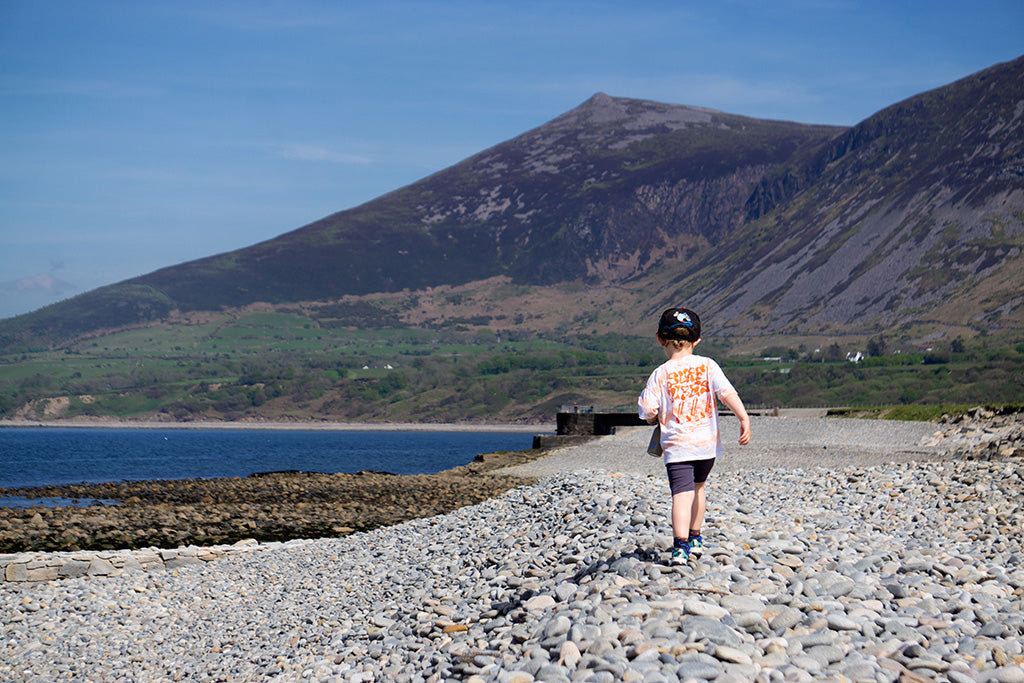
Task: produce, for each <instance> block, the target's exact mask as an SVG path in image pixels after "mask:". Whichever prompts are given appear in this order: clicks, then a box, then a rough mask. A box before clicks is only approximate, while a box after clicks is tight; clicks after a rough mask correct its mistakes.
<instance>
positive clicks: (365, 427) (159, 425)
mask: <svg viewBox="0 0 1024 683" xmlns="http://www.w3.org/2000/svg"><path fill="white" fill-rule="evenodd" d="M61 427H63V428H74V429H80V428H91V429H268V430H293V431H337V432H373V431H379V432H515V433H525V434H535V433H545V434H546V433H554V431H555V425H554V423H538V424H511V423H510V424H495V423H479V424H477V423H470V422H443V423H437V422H322V421H320V422H313V421H310V422H299V421H296V422H270V421H267V422H264V421H258V422H257V421H254V422H218V421H197V422H160V421H156V420H138V421H136V420H109V419H99V420H48V421H47V420H0V429H4V428H20V429H25V428H40V429H44V428H61Z"/></svg>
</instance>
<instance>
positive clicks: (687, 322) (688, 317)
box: [658, 307, 700, 342]
mask: <svg viewBox="0 0 1024 683" xmlns="http://www.w3.org/2000/svg"><path fill="white" fill-rule="evenodd" d="M658 336H659V337H661V338H662V339H678V340H680V341H688V342H695V341H697V340H698V339H700V316H698V315H697V314H696V313H694V312H693V311H691V310H690V309H689V308H683V307H679V308H670V309H668V310H667V311H665V312H664V313H662V314H661V321H660V322H659V323H658Z"/></svg>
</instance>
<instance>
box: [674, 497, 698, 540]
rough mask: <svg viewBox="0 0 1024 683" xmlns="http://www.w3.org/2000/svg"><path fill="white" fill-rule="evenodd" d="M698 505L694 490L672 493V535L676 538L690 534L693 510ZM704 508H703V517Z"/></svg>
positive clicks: (686, 536)
mask: <svg viewBox="0 0 1024 683" xmlns="http://www.w3.org/2000/svg"><path fill="white" fill-rule="evenodd" d="M695 507H696V496H695V495H694V491H693V490H690V491H681V492H679V493H675V494H673V495H672V535H673V536H674V537H675V538H680V539H686V538H689V536H690V522H691V520H692V519H694V516H693V512H694V509H695ZM703 515H704V510H703V508H701V518H702V519H703Z"/></svg>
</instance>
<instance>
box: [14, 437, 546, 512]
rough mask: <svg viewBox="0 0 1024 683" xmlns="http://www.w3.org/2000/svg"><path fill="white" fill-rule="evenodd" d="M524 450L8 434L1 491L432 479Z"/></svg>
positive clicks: (389, 441) (426, 440)
mask: <svg viewBox="0 0 1024 683" xmlns="http://www.w3.org/2000/svg"><path fill="white" fill-rule="evenodd" d="M532 442H533V437H532V435H531V434H528V433H525V432H493V431H488V432H467V431H451V432H449V431H336V430H297V429H296V430H292V429H288V430H273V429H180V428H175V429H160V428H154V429H122V428H118V429H107V428H92V427H89V428H64V427H25V428H22V427H16V428H15V427H12V428H3V429H0V489H4V488H7V489H10V488H21V487H31V486H45V485H59V484H78V483H83V482H87V483H94V482H108V481H122V480H147V479H187V478H194V477H195V478H215V477H245V476H248V475H250V474H253V473H256V472H277V471H283V470H299V471H304V472H358V471H360V470H375V471H381V472H390V473H392V474H433V473H435V472H440V471H441V470H446V469H449V468H452V467H456V466H458V465H465V464H467V463H469V462H471V461H472V460H473V458H474V457H475V456H476V455H477V454H479V453H490V452H493V451H505V450H525V449H528V448H530V447H531V446H532ZM2 504H4V503H3V502H0V505H2Z"/></svg>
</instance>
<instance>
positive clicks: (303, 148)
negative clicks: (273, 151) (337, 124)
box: [279, 143, 373, 164]
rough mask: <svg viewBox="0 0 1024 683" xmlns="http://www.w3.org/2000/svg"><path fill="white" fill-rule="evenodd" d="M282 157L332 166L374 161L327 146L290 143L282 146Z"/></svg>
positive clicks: (280, 150)
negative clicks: (330, 164)
mask: <svg viewBox="0 0 1024 683" xmlns="http://www.w3.org/2000/svg"><path fill="white" fill-rule="evenodd" d="M279 152H280V154H281V156H282V157H284V158H285V159H289V160H291V161H320V162H326V163H332V164H369V163H371V162H372V161H373V160H372V159H370V158H369V157H366V156H363V155H360V154H350V153H348V152H341V151H339V150H336V149H332V148H330V147H327V146H325V145H310V144H303V143H289V144H286V145H281V147H280V149H279Z"/></svg>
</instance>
